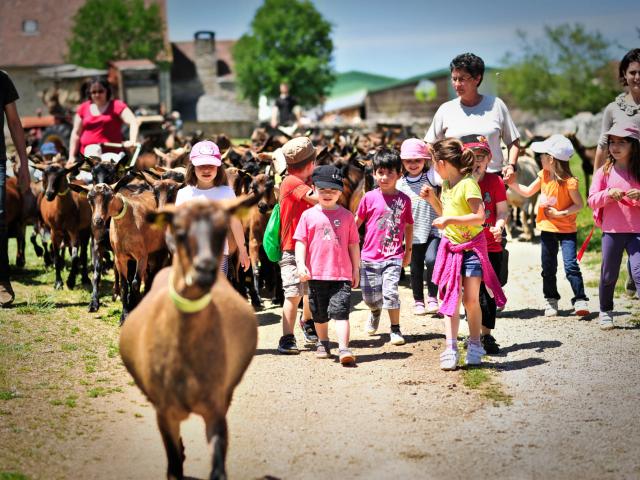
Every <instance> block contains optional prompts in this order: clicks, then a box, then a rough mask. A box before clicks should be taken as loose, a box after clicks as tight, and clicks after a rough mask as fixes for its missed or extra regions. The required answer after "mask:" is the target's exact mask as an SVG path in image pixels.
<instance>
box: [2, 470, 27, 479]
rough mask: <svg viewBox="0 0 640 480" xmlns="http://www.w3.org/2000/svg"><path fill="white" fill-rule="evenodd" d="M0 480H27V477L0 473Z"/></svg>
mask: <svg viewBox="0 0 640 480" xmlns="http://www.w3.org/2000/svg"><path fill="white" fill-rule="evenodd" d="M0 480H29V477H27V476H26V475H25V474H23V473H18V472H0Z"/></svg>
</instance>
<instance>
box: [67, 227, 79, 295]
mask: <svg viewBox="0 0 640 480" xmlns="http://www.w3.org/2000/svg"><path fill="white" fill-rule="evenodd" d="M69 243H70V244H71V270H70V271H69V276H68V277H67V288H69V290H73V287H75V286H76V275H77V274H78V269H79V267H80V257H79V255H78V236H77V235H73V236H71V235H70V241H69Z"/></svg>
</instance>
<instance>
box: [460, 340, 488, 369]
mask: <svg viewBox="0 0 640 480" xmlns="http://www.w3.org/2000/svg"><path fill="white" fill-rule="evenodd" d="M486 354H487V352H485V350H484V348H482V345H476V344H474V343H471V342H469V343H468V344H467V356H466V358H465V359H464V364H465V365H480V364H481V363H482V356H483V355H486Z"/></svg>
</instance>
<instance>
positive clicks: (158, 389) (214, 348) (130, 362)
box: [120, 195, 258, 479]
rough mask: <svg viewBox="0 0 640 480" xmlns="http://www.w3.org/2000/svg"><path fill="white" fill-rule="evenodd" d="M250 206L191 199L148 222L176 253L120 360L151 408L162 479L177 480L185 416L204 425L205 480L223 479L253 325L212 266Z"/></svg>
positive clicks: (132, 320)
mask: <svg viewBox="0 0 640 480" xmlns="http://www.w3.org/2000/svg"><path fill="white" fill-rule="evenodd" d="M257 200H258V199H257V198H256V196H254V195H243V196H241V197H238V198H235V199H233V200H228V201H224V202H210V201H207V200H192V201H190V202H187V203H185V204H183V205H180V206H179V207H177V208H175V207H173V206H169V207H167V208H165V209H163V210H158V211H156V212H154V213H150V214H148V215H147V220H149V221H151V222H153V223H155V224H156V225H160V226H163V225H167V224H168V225H169V232H170V233H169V235H170V236H172V237H174V242H175V246H176V249H175V253H174V256H173V263H172V265H171V267H168V268H165V269H163V270H161V271H160V272H159V273H158V275H157V276H156V278H155V280H154V282H153V285H152V287H151V290H150V291H149V293H148V294H147V295H146V296H145V297H144V298H143V299H142V301H141V302H140V304H138V306H137V307H136V308H135V309H134V310H133V311H132V312H131V313H130V314H129V317H128V318H127V321H126V322H125V323H124V326H123V327H122V331H121V333H120V355H121V356H122V360H123V362H124V364H125V366H126V368H127V370H128V371H129V373H131V375H132V376H133V378H134V380H135V382H136V384H137V385H138V387H139V388H140V389H141V390H142V391H143V393H144V394H145V395H146V396H147V398H148V399H149V401H150V402H151V403H153V405H154V407H155V409H156V415H157V421H158V428H159V429H160V433H161V435H162V439H163V442H164V446H165V450H166V454H167V459H168V470H167V478H169V479H182V478H183V462H184V458H185V457H184V447H183V444H182V440H181V438H180V423H181V422H182V421H183V420H185V419H186V418H187V417H188V416H189V414H190V413H191V412H193V413H196V414H198V415H200V416H202V417H203V418H204V421H205V424H206V437H207V441H213V469H212V472H211V476H210V478H212V479H224V478H226V471H225V457H226V453H227V442H228V433H227V421H226V414H227V410H228V409H229V405H230V404H231V397H232V394H233V390H234V389H235V387H236V386H237V385H238V383H240V380H241V379H242V376H243V374H244V372H245V370H246V369H247V367H248V366H249V363H250V362H251V359H252V358H253V355H254V353H255V350H256V345H257V321H256V316H255V313H254V311H253V309H252V308H251V306H250V305H249V304H248V303H247V302H246V300H245V299H244V298H242V297H241V296H240V294H239V293H238V292H236V291H235V290H234V289H233V288H232V287H231V285H230V284H229V282H228V281H227V279H226V277H225V275H224V273H223V272H222V271H221V270H220V268H219V267H220V263H221V260H222V251H223V245H224V241H225V238H226V236H227V231H228V229H229V218H230V216H231V215H232V214H233V213H234V212H235V211H236V210H237V209H238V208H241V207H247V206H249V205H251V204H253V203H255V202H257Z"/></svg>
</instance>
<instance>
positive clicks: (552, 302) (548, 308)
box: [544, 298, 558, 317]
mask: <svg viewBox="0 0 640 480" xmlns="http://www.w3.org/2000/svg"><path fill="white" fill-rule="evenodd" d="M544 300H545V304H544V316H545V317H555V316H556V315H558V300H557V299H555V298H545V299H544Z"/></svg>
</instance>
